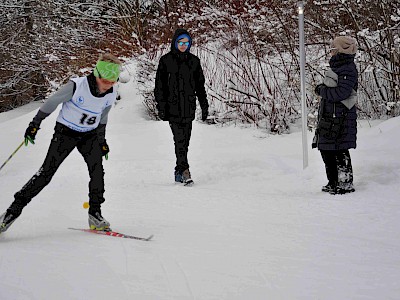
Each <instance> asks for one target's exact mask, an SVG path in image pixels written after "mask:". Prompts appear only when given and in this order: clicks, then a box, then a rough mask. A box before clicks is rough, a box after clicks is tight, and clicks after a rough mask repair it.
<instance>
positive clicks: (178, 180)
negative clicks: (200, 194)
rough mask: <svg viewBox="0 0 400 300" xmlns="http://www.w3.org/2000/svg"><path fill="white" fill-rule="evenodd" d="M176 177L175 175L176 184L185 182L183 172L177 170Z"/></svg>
mask: <svg viewBox="0 0 400 300" xmlns="http://www.w3.org/2000/svg"><path fill="white" fill-rule="evenodd" d="M174 175H175V182H179V183H182V182H183V179H182V172H181V171H178V170H175V173H174Z"/></svg>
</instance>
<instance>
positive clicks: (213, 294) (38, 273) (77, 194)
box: [0, 81, 400, 300]
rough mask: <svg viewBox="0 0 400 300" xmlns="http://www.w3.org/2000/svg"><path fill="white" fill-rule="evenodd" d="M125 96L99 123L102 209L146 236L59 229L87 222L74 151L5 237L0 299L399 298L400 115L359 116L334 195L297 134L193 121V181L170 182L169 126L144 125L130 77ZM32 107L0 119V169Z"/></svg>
mask: <svg viewBox="0 0 400 300" xmlns="http://www.w3.org/2000/svg"><path fill="white" fill-rule="evenodd" d="M120 92H121V97H122V100H121V101H120V102H119V103H118V104H117V105H116V106H115V107H114V108H113V109H112V111H111V113H110V117H109V124H108V126H107V141H108V143H109V145H110V150H111V151H110V158H109V160H108V161H105V162H104V168H105V182H106V194H105V196H106V202H105V203H104V205H103V214H104V216H105V217H106V218H107V219H109V220H110V222H111V225H112V228H113V229H114V230H116V231H118V232H122V233H126V234H132V235H137V236H148V235H150V234H154V238H153V240H152V241H151V242H143V241H136V240H129V239H121V238H115V237H108V236H99V235H90V234H87V233H84V232H82V233H79V232H74V231H72V230H68V229H67V228H68V227H79V228H85V227H86V226H87V210H84V209H82V203H83V202H84V201H87V199H86V197H87V192H88V191H87V184H88V180H89V177H88V174H87V170H86V166H85V164H84V162H83V159H82V157H80V155H79V153H77V151H74V152H73V153H71V155H70V156H69V157H68V158H67V159H66V161H65V162H64V163H63V165H62V166H61V167H60V169H59V170H58V172H57V174H56V175H55V176H54V178H53V180H52V182H51V183H50V184H49V186H48V187H46V188H45V189H44V190H43V191H42V192H41V193H40V194H39V195H38V196H37V197H36V198H34V199H33V200H32V202H31V203H30V204H29V205H28V206H27V207H26V208H25V209H24V212H23V214H22V215H21V217H20V218H19V219H18V220H17V221H16V222H15V223H14V224H13V225H12V227H11V228H10V230H9V231H7V232H6V233H4V234H2V235H1V236H0V299H1V300H3V299H4V300H25V299H29V300H31V299H35V300H36V299H38V300H53V299H58V300H71V299H79V300H80V299H97V300H103V299H104V300H108V299H118V300H128V299H129V300H130V299H140V300H158V299H162V300H165V299H171V300H176V299H178V300H183V299H185V300H186V299H196V300H203V299H205V300H214V299H218V300H220V299H227V300H248V299H251V300H261V299H285V300H286V299H296V300H297V299H300V300H303V299H304V300H309V299H324V300H331V299H332V300H337V299H363V300H364V299H367V300H375V299H389V300H390V299H398V295H400V285H399V280H398V279H399V278H400V252H399V251H398V250H399V249H400V240H399V239H398V237H399V228H400V204H399V200H398V199H399V196H398V195H399V194H400V186H399V182H400V162H399V160H398V153H399V152H400V118H394V119H390V120H388V121H384V122H382V121H373V122H370V123H371V124H372V127H370V126H368V125H367V122H364V121H361V122H359V134H358V148H357V149H356V150H351V155H352V161H353V168H354V174H355V186H356V192H355V193H353V194H349V195H343V196H332V195H329V194H325V193H322V192H321V191H320V188H321V186H322V185H323V184H325V183H326V178H325V173H324V166H323V163H322V159H321V157H320V155H319V153H318V151H315V150H311V149H309V166H308V168H307V169H305V170H303V169H302V153H301V150H302V147H301V133H300V132H298V129H297V132H296V128H294V132H293V133H292V134H289V135H282V136H272V135H268V134H267V133H265V132H263V131H261V130H255V129H254V128H242V127H234V126H223V127H216V126H209V125H205V124H202V123H201V122H197V121H195V122H194V125H193V134H192V140H191V145H190V151H189V160H190V163H191V172H192V175H193V179H194V181H195V184H194V186H192V187H184V186H182V185H180V184H175V183H174V182H173V168H174V162H175V157H174V149H173V141H172V134H171V132H170V128H169V126H168V123H166V122H154V121H150V120H147V119H146V117H145V113H144V112H143V106H142V104H141V99H140V98H139V97H138V96H137V95H136V86H135V85H134V83H133V82H132V81H131V82H129V83H127V84H124V85H121V89H120ZM35 113H36V111H32V110H31V108H29V109H28V108H24V109H21V110H20V113H18V110H16V111H15V112H13V113H8V114H6V115H5V114H0V126H1V128H2V130H1V131H0V141H1V152H0V161H4V160H5V159H7V158H8V156H9V155H10V153H11V152H12V151H13V150H14V149H15V147H16V146H17V145H18V144H19V143H20V142H21V141H22V136H23V133H24V131H25V129H26V126H27V124H28V123H29V122H30V121H31V119H32V118H33V116H34V115H35ZM57 114H58V112H54V113H53V114H52V115H51V116H50V117H49V118H47V119H46V120H45V121H44V122H43V123H42V128H41V130H40V131H39V133H38V136H37V141H36V144H35V145H34V146H32V145H30V146H29V147H23V148H22V149H21V150H20V151H19V152H18V153H17V154H16V155H15V157H13V159H12V160H11V161H10V162H9V163H8V164H7V165H6V167H5V168H4V169H3V170H1V171H0V191H1V193H2V199H1V200H0V212H2V211H4V210H5V209H6V208H7V207H8V206H9V204H10V203H11V201H12V198H13V195H14V193H15V192H16V191H17V190H19V189H20V188H21V187H22V185H23V184H24V183H25V182H26V181H27V180H28V179H29V178H30V177H31V176H32V175H33V174H34V173H35V172H36V171H37V170H38V169H39V167H40V165H41V163H42V162H43V159H44V157H45V155H46V152H47V148H48V145H49V142H50V139H51V137H52V134H53V128H54V122H55V119H56V116H57ZM308 139H309V143H310V142H311V139H312V133H309V135H308Z"/></svg>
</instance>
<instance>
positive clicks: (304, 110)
mask: <svg viewBox="0 0 400 300" xmlns="http://www.w3.org/2000/svg"><path fill="white" fill-rule="evenodd" d="M297 7H298V9H299V37H300V40H299V50H300V83H301V85H300V91H301V120H302V129H303V130H302V132H303V169H305V168H307V166H308V150H307V104H306V88H305V65H306V59H305V51H304V49H305V46H304V4H303V2H298V4H297Z"/></svg>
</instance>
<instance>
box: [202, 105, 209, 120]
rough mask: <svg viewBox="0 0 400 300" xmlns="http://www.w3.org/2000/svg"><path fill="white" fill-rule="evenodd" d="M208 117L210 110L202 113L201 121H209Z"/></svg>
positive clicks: (204, 110)
mask: <svg viewBox="0 0 400 300" xmlns="http://www.w3.org/2000/svg"><path fill="white" fill-rule="evenodd" d="M207 117H208V109H207V108H206V109H203V110H202V111H201V120H202V121H203V122H204V121H205V120H207Z"/></svg>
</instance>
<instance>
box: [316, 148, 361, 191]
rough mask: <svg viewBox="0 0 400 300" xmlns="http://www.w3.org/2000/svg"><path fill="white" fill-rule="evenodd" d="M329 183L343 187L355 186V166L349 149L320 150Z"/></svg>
mask: <svg viewBox="0 0 400 300" xmlns="http://www.w3.org/2000/svg"><path fill="white" fill-rule="evenodd" d="M320 151H321V156H322V160H323V161H324V163H325V170H326V177H327V178H328V181H329V184H331V185H334V186H338V187H340V188H343V189H349V188H352V186H353V167H352V165H351V158H350V152H349V150H337V151H336V150H332V151H330V150H320Z"/></svg>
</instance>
